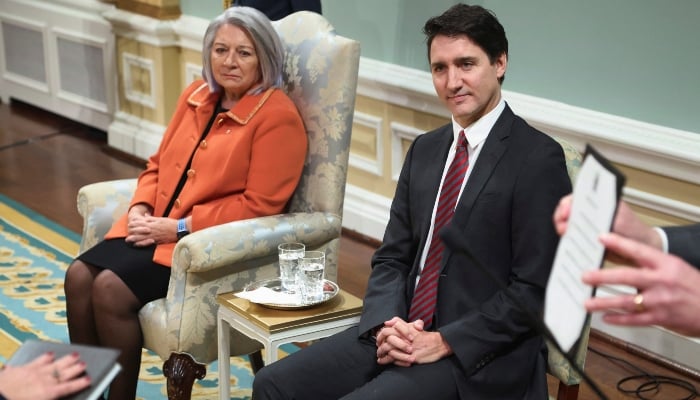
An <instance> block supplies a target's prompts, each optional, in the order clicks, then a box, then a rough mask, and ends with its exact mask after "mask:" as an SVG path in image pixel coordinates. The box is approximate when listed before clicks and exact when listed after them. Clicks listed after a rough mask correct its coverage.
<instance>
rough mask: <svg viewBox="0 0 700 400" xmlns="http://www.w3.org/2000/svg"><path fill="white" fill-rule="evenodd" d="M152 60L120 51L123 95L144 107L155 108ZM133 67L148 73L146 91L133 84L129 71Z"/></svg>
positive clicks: (154, 75)
mask: <svg viewBox="0 0 700 400" xmlns="http://www.w3.org/2000/svg"><path fill="white" fill-rule="evenodd" d="M153 65H154V64H153V60H151V59H148V58H144V57H139V56H137V55H136V54H131V53H126V52H124V53H122V73H123V74H124V77H123V79H124V96H125V97H126V98H127V100H129V101H133V102H134V103H138V104H142V105H144V106H146V107H149V108H152V109H154V110H155V108H156V85H157V81H156V72H155V70H154V66H153ZM134 68H138V69H140V70H143V71H145V73H146V74H147V75H148V88H147V89H150V90H149V91H148V92H145V91H140V90H139V89H137V88H136V87H135V85H134V79H136V78H134V77H133V76H132V74H131V71H132V70H133V69H134Z"/></svg>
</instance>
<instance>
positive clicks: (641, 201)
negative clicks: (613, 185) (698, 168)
mask: <svg viewBox="0 0 700 400" xmlns="http://www.w3.org/2000/svg"><path fill="white" fill-rule="evenodd" d="M623 193H624V198H625V201H627V202H628V203H630V204H634V205H637V206H640V207H644V208H648V209H651V210H655V211H658V212H660V213H663V214H667V215H671V216H674V217H677V218H682V219H685V220H688V221H693V222H700V207H698V206H695V205H692V204H688V203H685V202H682V201H677V200H673V199H669V198H668V197H663V196H659V195H656V194H653V193H648V192H644V191H641V190H638V189H634V188H628V187H626V188H624V189H623Z"/></svg>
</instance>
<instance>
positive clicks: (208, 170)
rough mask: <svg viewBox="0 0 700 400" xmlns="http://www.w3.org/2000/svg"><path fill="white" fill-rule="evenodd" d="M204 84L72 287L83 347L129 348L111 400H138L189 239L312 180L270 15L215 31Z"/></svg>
mask: <svg viewBox="0 0 700 400" xmlns="http://www.w3.org/2000/svg"><path fill="white" fill-rule="evenodd" d="M203 49H204V50H203V51H202V59H203V65H204V68H203V75H204V81H201V80H200V81H196V82H194V83H192V84H191V85H190V86H189V87H188V88H187V89H185V91H184V92H183V93H182V95H181V96H180V99H179V100H178V103H177V107H176V109H175V113H174V115H173V117H172V119H171V121H170V124H169V125H168V128H167V130H166V131H165V134H164V136H163V139H162V142H161V144H160V147H159V149H158V151H157V152H156V153H155V154H154V155H152V156H151V157H150V158H149V159H148V165H147V168H146V170H145V171H143V172H142V173H141V175H140V176H139V179H138V185H137V188H136V192H135V194H134V197H133V198H132V200H131V203H130V207H129V211H128V212H127V213H126V214H125V215H123V216H122V217H121V218H120V219H119V220H118V221H117V222H116V223H115V224H114V225H113V226H112V228H111V229H110V231H109V232H108V233H107V235H106V237H105V240H104V241H102V242H101V243H99V244H98V245H96V246H95V247H93V248H92V249H90V250H88V251H86V252H85V253H83V254H81V255H80V256H78V258H77V259H76V260H74V261H73V263H72V264H71V265H70V267H69V268H68V271H67V272H66V278H65V291H66V304H67V312H68V330H69V334H70V338H71V342H74V343H83V344H90V345H98V346H106V347H113V348H117V349H119V350H121V355H120V358H119V363H120V364H121V365H122V368H123V370H122V372H121V373H120V374H119V375H118V376H117V378H116V379H115V380H114V382H113V383H112V385H111V387H110V390H109V399H111V400H114V399H130V400H131V399H134V397H135V395H136V384H137V381H138V372H139V365H140V361H141V360H140V357H141V347H142V344H143V338H142V336H141V327H140V325H139V320H138V312H139V310H140V309H141V307H142V306H143V305H144V304H146V303H147V302H149V301H152V300H155V299H158V298H161V297H164V296H165V294H166V292H167V288H168V282H169V278H170V264H171V260H172V254H173V249H174V248H175V244H176V243H177V240H178V239H180V238H181V237H183V236H184V235H186V234H188V233H189V232H191V231H197V230H200V229H204V228H207V227H210V226H213V225H218V224H222V223H225V222H229V221H236V220H242V219H247V218H254V217H259V216H264V215H273V214H278V213H280V212H282V211H283V210H284V207H285V205H286V203H287V201H288V200H289V198H290V197H291V195H292V193H293V192H294V189H295V188H296V185H297V183H298V181H299V179H300V177H301V172H302V169H303V166H304V159H305V156H306V147H307V139H306V133H305V130H304V125H303V122H302V120H301V117H300V116H299V113H298V111H297V109H296V108H295V106H294V104H293V103H292V101H291V100H290V99H289V98H288V97H287V96H286V95H285V94H284V92H283V91H282V90H280V89H279V86H280V84H281V81H282V79H281V77H282V65H283V60H284V52H283V49H282V45H281V43H280V40H279V37H278V36H277V33H276V31H275V30H274V28H273V27H272V25H271V24H270V21H269V20H268V19H267V17H265V15H264V14H262V13H260V12H259V11H257V10H255V9H253V8H248V7H233V8H230V9H228V10H226V11H225V12H224V13H223V14H221V15H220V16H219V17H217V18H215V19H214V20H213V21H212V22H211V23H210V25H209V27H208V28H207V31H206V34H205V36H204V47H203Z"/></svg>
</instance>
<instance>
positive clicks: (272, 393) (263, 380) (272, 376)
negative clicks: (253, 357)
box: [253, 364, 285, 400]
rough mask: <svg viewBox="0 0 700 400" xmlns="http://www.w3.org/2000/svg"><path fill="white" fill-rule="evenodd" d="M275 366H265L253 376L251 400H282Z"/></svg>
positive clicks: (283, 396)
mask: <svg viewBox="0 0 700 400" xmlns="http://www.w3.org/2000/svg"><path fill="white" fill-rule="evenodd" d="M276 370H277V368H275V364H270V365H266V366H265V367H263V368H262V369H260V370H259V371H258V372H257V373H256V374H255V379H254V380H253V400H267V399H283V398H285V395H284V394H283V393H282V392H281V391H280V390H279V387H278V382H279V379H278V378H277V376H276V375H277V372H276Z"/></svg>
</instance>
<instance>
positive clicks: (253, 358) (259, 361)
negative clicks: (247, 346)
mask: <svg viewBox="0 0 700 400" xmlns="http://www.w3.org/2000/svg"><path fill="white" fill-rule="evenodd" d="M248 359H249V360H250V368H251V369H252V370H253V375H255V374H256V373H257V372H258V371H260V368H262V367H264V366H265V361H263V358H262V351H260V350H258V351H256V352H255V353H250V354H248Z"/></svg>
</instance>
